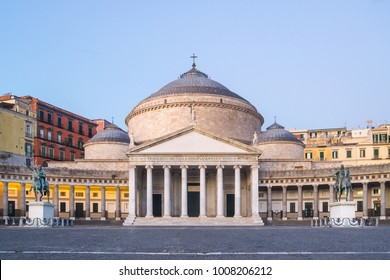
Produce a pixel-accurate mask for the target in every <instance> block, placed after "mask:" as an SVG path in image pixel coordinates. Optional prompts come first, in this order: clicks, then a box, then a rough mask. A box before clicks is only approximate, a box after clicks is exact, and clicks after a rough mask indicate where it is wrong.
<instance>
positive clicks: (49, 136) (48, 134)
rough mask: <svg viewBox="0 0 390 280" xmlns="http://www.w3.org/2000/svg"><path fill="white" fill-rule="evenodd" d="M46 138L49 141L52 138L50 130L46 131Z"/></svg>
mask: <svg viewBox="0 0 390 280" xmlns="http://www.w3.org/2000/svg"><path fill="white" fill-rule="evenodd" d="M47 140H49V141H51V140H52V133H51V130H48V131H47Z"/></svg>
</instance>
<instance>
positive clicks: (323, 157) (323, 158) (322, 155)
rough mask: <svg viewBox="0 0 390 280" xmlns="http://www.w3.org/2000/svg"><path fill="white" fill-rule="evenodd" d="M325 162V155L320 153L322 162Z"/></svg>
mask: <svg viewBox="0 0 390 280" xmlns="http://www.w3.org/2000/svg"><path fill="white" fill-rule="evenodd" d="M324 160H325V153H324V152H320V161H324Z"/></svg>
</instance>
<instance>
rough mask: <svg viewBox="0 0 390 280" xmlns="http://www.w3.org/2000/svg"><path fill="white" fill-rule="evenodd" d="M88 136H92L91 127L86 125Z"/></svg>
mask: <svg viewBox="0 0 390 280" xmlns="http://www.w3.org/2000/svg"><path fill="white" fill-rule="evenodd" d="M88 137H92V128H91V127H88Z"/></svg>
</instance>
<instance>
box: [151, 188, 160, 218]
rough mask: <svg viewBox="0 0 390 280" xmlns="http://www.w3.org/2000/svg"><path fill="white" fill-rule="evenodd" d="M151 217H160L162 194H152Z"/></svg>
mask: <svg viewBox="0 0 390 280" xmlns="http://www.w3.org/2000/svg"><path fill="white" fill-rule="evenodd" d="M153 216H154V217H162V194H159V193H155V194H153Z"/></svg>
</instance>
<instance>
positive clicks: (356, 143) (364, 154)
mask: <svg viewBox="0 0 390 280" xmlns="http://www.w3.org/2000/svg"><path fill="white" fill-rule="evenodd" d="M291 132H292V133H293V134H294V135H295V136H296V137H298V138H300V139H304V141H303V142H304V143H305V144H306V148H305V158H306V159H309V160H313V161H338V162H342V163H344V164H347V165H366V164H378V163H389V162H390V124H382V125H380V126H378V127H377V128H366V129H353V130H346V129H345V128H334V129H316V130H291Z"/></svg>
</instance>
